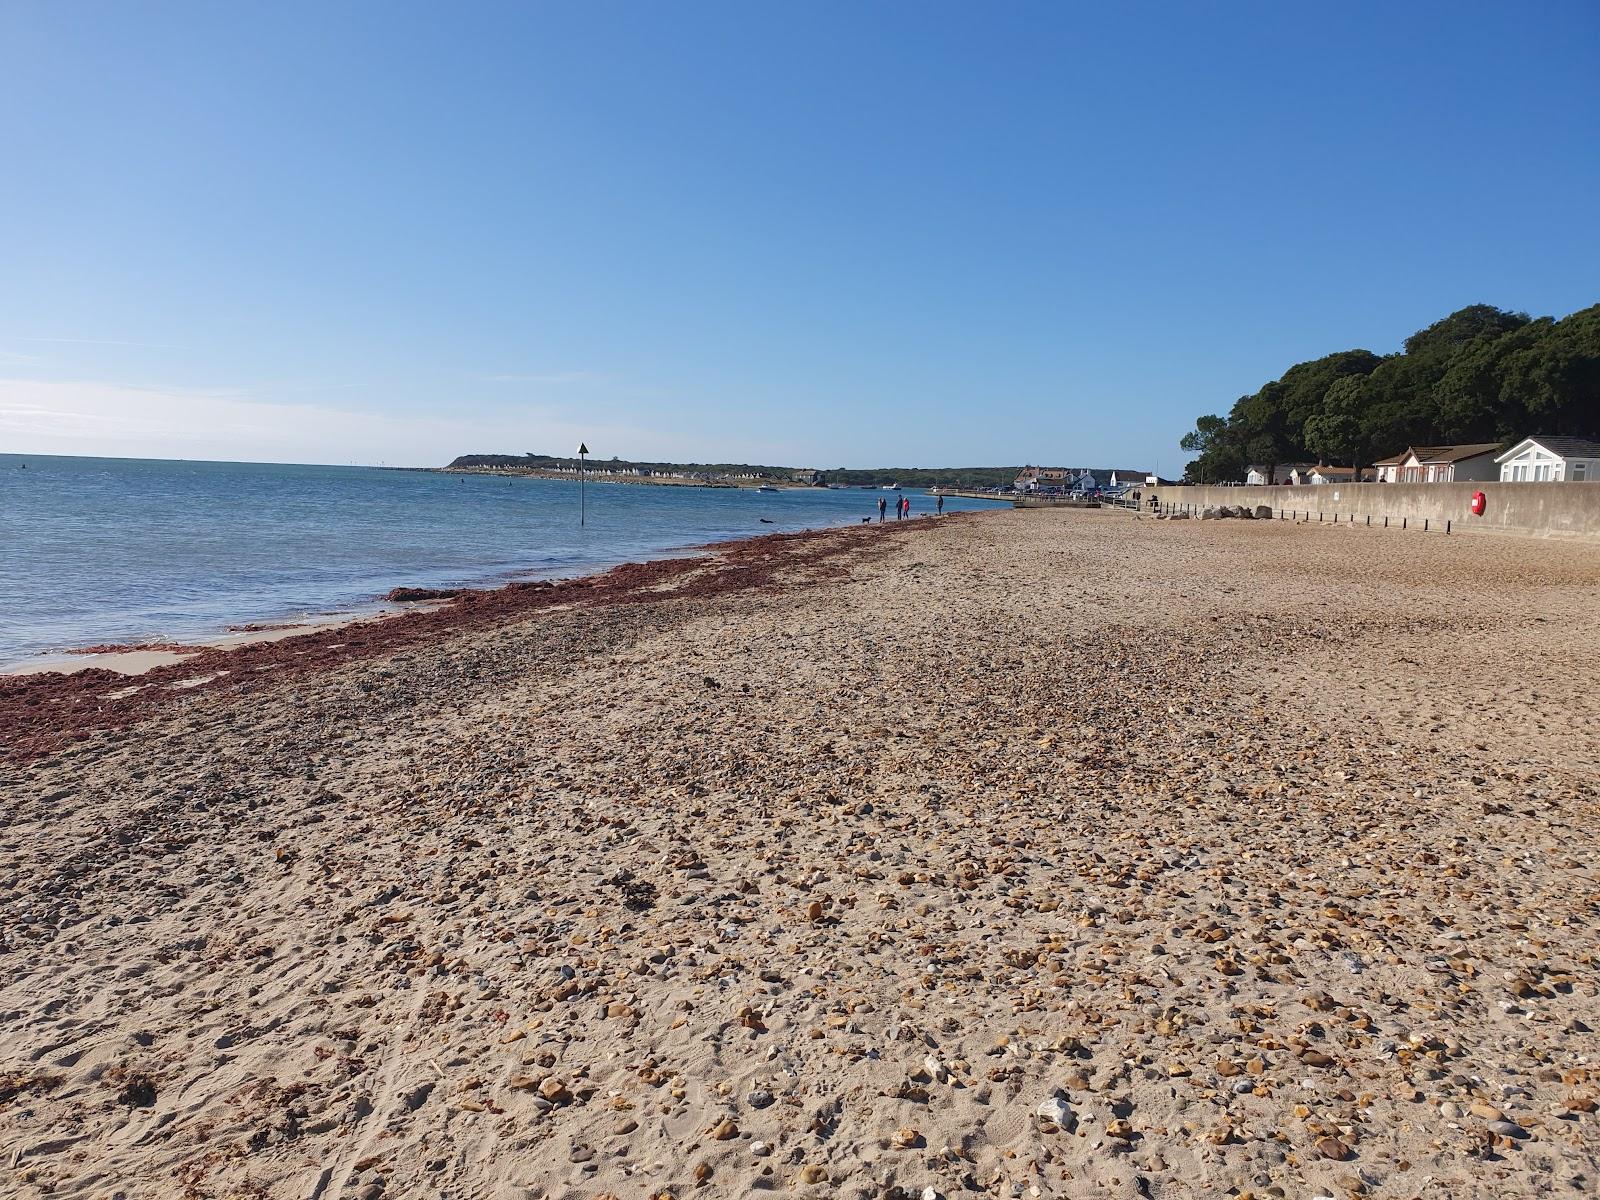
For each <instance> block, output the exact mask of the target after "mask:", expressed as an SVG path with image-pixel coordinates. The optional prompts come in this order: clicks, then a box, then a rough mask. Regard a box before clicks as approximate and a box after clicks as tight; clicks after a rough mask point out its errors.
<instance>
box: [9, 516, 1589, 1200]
mask: <svg viewBox="0 0 1600 1200" xmlns="http://www.w3.org/2000/svg"><path fill="white" fill-rule="evenodd" d="M740 546H741V547H742V548H739V547H734V548H728V549H725V550H724V551H722V552H721V554H720V556H719V557H715V558H712V559H709V560H705V559H692V560H674V561H673V562H672V563H670V564H659V565H655V566H650V567H638V568H624V569H622V570H621V572H620V573H617V572H613V573H612V574H611V575H608V576H603V577H600V578H599V579H598V580H596V581H592V582H588V583H585V584H583V585H581V586H579V585H572V586H563V587H561V588H543V589H537V590H532V589H529V590H525V591H524V592H522V593H521V594H519V595H513V594H512V593H509V592H501V593H492V594H488V595H486V596H483V597H477V598H472V597H469V598H467V599H466V600H464V601H452V602H451V603H450V604H448V605H446V606H445V607H443V608H441V609H438V610H436V611H435V612H431V613H418V614H415V615H414V616H408V617H403V618H397V619H395V620H394V621H390V622H385V623H384V628H383V629H382V632H370V631H363V630H361V629H359V628H357V629H354V630H353V631H352V629H345V630H341V631H328V632H324V633H319V634H314V635H307V638H304V639H303V638H292V639H288V640H286V641H283V642H277V643H273V644H271V645H270V646H265V647H249V648H245V649H244V650H239V651H230V652H227V654H228V655H233V656H237V655H241V654H243V655H245V656H246V657H243V658H239V657H227V656H222V655H220V652H219V656H218V657H215V658H202V659H198V660H194V661H191V662H187V663H184V664H178V665H175V666H169V667H164V668H162V669H161V671H162V672H165V674H160V673H156V674H153V675H152V676H151V677H149V678H147V679H146V680H145V682H144V683H143V684H139V683H138V681H137V680H136V681H134V683H133V684H130V683H129V681H127V680H120V681H109V680H106V679H100V678H97V677H96V676H95V675H94V674H92V673H91V674H88V675H86V676H83V677H73V680H72V681H70V682H69V681H66V680H65V679H64V678H63V677H59V676H57V677H31V678H28V679H25V680H12V681H4V682H0V743H4V755H5V756H4V758H0V792H3V794H4V796H5V799H6V815H5V819H4V823H3V825H0V896H3V898H4V903H3V904H0V1193H3V1194H5V1195H8V1196H9V1195H15V1196H18V1197H28V1198H30V1200H31V1198H33V1197H45V1196H50V1197H74V1198H77V1197H83V1198H97V1200H111V1198H113V1197H118V1196H121V1197H126V1198H127V1200H143V1198H146V1197H150V1198H167V1197H185V1198H194V1200H199V1198H215V1200H232V1198H244V1197H271V1198H278V1197H283V1198H286V1200H287V1198H290V1197H294V1198H301V1197H310V1198H313V1200H327V1198H335V1197H338V1198H354V1197H361V1198H362V1200H376V1198H378V1197H429V1198H440V1200H501V1198H505V1200H512V1198H517V1200H521V1198H529V1200H534V1198H544V1197H551V1198H560V1200H610V1198H616V1200H646V1198H658V1200H659V1198H661V1197H667V1196H670V1197H673V1198H675V1200H688V1198H689V1197H705V1198H706V1200H712V1198H716V1197H725V1196H726V1197H731V1196H747V1195H750V1194H752V1193H760V1192H770V1193H775V1194H782V1195H794V1196H806V1197H813V1196H814V1197H822V1196H846V1197H860V1198H863V1200H870V1198H877V1197H884V1198H887V1200H900V1198H905V1200H939V1198H941V1197H942V1198H945V1200H959V1198H961V1197H966V1196H971V1197H980V1196H991V1197H1000V1198H1003V1200H1020V1198H1023V1197H1028V1198H1034V1197H1046V1196H1061V1197H1081V1198H1091V1197H1094V1198H1098V1197H1106V1198H1118V1200H1120V1198H1132V1197H1146V1198H1169V1197H1170V1198H1180V1197H1181V1198H1190V1197H1195V1198H1198V1197H1215V1196H1235V1197H1255V1198H1257V1200H1260V1198H1263V1197H1289V1198H1293V1200H1310V1198H1312V1197H1319V1196H1327V1197H1335V1198H1339V1200H1343V1198H1345V1197H1360V1196H1372V1197H1395V1198H1400V1197H1452V1198H1453V1197H1480V1196H1481V1197H1507V1196H1533V1195H1574V1196H1577V1195H1592V1194H1595V1193H1596V1192H1597V1191H1600V1117H1597V1114H1596V1108H1597V1104H1600V1033H1597V1032H1596V1029H1597V1027H1600V998H1597V978H1600V977H1597V974H1596V962H1595V957H1596V953H1597V948H1600V942H1597V938H1596V931H1597V928H1600V921H1597V918H1600V865H1597V864H1600V854H1597V850H1600V819H1597V815H1600V814H1597V793H1596V780H1597V771H1600V734H1597V730H1600V722H1597V718H1600V692H1597V689H1596V687H1595V674H1594V658H1593V647H1594V646H1595V645H1596V643H1597V636H1600V603H1597V601H1596V595H1597V593H1596V590H1595V589H1596V584H1597V583H1600V550H1597V549H1596V548H1595V547H1594V546H1592V545H1585V544H1580V543H1576V542H1561V541H1537V540H1525V539H1516V538H1511V537H1502V536H1494V535H1479V536H1453V537H1448V538H1447V537H1442V536H1438V535H1424V534H1420V533H1416V532H1400V531H1397V530H1375V529H1365V528H1360V527H1354V528H1352V527H1349V526H1338V527H1334V526H1296V525H1291V524H1288V523H1284V522H1269V521H1237V520H1235V521H1226V522H1210V521H1187V522H1158V521H1155V520H1152V519H1149V518H1148V517H1145V518H1141V517H1136V516H1134V515H1132V514H1128V513H1120V512H1111V511H1065V510H1035V511H1015V512H1014V511H1009V510H1007V511H998V512H992V513H982V514H964V515H961V516H958V517H952V518H947V519H944V520H934V519H932V518H924V519H918V520H914V521H910V522H906V523H904V524H902V525H898V526H896V525H890V526H888V527H885V528H878V527H876V526H873V527H855V528H849V529H842V530H833V531H828V532H825V533H819V534H806V535H795V536H790V537H787V538H777V539H771V540H760V541H757V542H752V543H741V544H740ZM318 639H320V640H318ZM256 668H259V669H256ZM191 679H200V680H202V682H201V683H199V684H195V685H193V686H182V685H185V684H186V683H187V681H188V680H191ZM130 686H132V687H133V688H134V690H132V691H127V688H128V687H130ZM114 691H115V692H118V693H119V698H118V699H115V700H108V699H105V697H106V695H108V694H110V693H112V692H114Z"/></svg>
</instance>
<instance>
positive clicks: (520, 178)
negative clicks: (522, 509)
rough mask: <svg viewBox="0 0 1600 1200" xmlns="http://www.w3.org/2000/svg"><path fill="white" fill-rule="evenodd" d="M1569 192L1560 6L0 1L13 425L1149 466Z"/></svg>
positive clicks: (1436, 307)
mask: <svg viewBox="0 0 1600 1200" xmlns="http://www.w3.org/2000/svg"><path fill="white" fill-rule="evenodd" d="M1597 217H1600V5H1596V4H1595V3H1593V0H1577V2H1572V3H1533V4H1528V5H1509V4H1504V3H1450V4H1445V3H1433V4H1398V5H1396V4H1389V3H1384V4H1371V5H1362V4H1337V5H1333V4H1327V5H1307V4H1292V3H1270V4H1236V3H1229V4H1198V3H1193V4H1171V5H1147V4H1123V3H1116V4H1093V5H1090V4H1073V3H1061V2H1051V3H1018V2H1007V3H998V4H996V3H979V2H977V0H972V2H970V3H964V4H948V3H934V2H930V0H914V2H906V3H869V2H862V0H850V2H848V3H817V2H809V0H808V2H806V3H784V4H780V3H765V2H760V3H751V2H749V0H740V2H737V3H726V4H724V3H696V2H685V3H676V4H664V3H654V2H651V3H645V2H638V3H609V2H603V0H602V2H597V0H583V2H581V3H563V4H532V3H519V4H505V5H499V4H489V3H459V4H456V3H452V4H446V3H443V2H442V0H441V2H438V3H431V4H412V3H397V2H395V0H384V2H383V3H370V4H363V3H347V2H344V0H341V2H338V3H328V2H326V0H319V2H317V3H283V2H275V3H272V4H250V5H245V4H227V3H213V2H210V0H207V2H205V3H193V4H190V3H177V2H171V0H162V2H159V3H157V2H148V3H137V2H134V0H117V2H115V3H94V2H89V0H71V2H70V3H62V2H59V0H38V2H27V3H19V2H17V0H0V451H4V450H20V451H25V452H28V453H51V452H53V453H84V454H127V455H161V456H175V457H221V458H239V459H257V460H269V461H270V460H293V461H308V462H351V461H360V462H377V461H380V460H381V461H387V462H389V463H409V464H437V463H441V462H443V461H445V460H447V459H449V458H451V457H453V456H454V455H455V454H457V453H462V452H470V451H490V452H514V453H520V452H523V451H528V450H532V451H539V452H548V453H569V452H571V451H572V450H573V449H574V448H575V447H576V444H577V442H578V441H579V440H580V438H581V439H583V440H586V441H587V442H588V443H589V446H590V447H591V449H592V450H594V451H595V452H596V453H597V454H599V455H601V456H605V457H609V456H610V455H612V454H617V455H621V456H623V457H642V458H680V459H681V458H695V459H713V460H717V459H740V460H750V461H761V462H771V463H779V464H787V465H804V466H814V467H832V466H840V465H849V466H876V465H922V466H938V465H968V464H978V463H1020V462H1024V461H1028V462H1040V461H1044V462H1052V463H1062V464H1065V463H1069V462H1070V463H1074V464H1088V465H1105V466H1128V467H1137V468H1144V469H1151V468H1154V467H1156V466H1157V465H1158V464H1159V467H1160V468H1161V469H1162V470H1163V471H1168V470H1171V471H1173V472H1175V471H1176V470H1177V469H1178V468H1179V467H1180V465H1181V459H1182V457H1183V456H1182V455H1181V454H1180V452H1179V451H1178V449H1177V444H1176V443H1177V440H1178V438H1179V437H1180V436H1181V435H1182V433H1183V432H1184V431H1185V430H1187V429H1188V428H1189V427H1190V426H1191V424H1192V421H1193V418H1194V417H1195V416H1196V415H1197V414H1199V413H1202V412H1209V411H1226V409H1227V407H1228V406H1229V405H1230V404H1231V403H1232V402H1233V400H1234V399H1235V398H1236V397H1238V396H1239V395H1241V394H1243V393H1247V392H1252V391H1254V390H1255V389H1256V388H1258V387H1259V386H1260V385H1261V384H1262V383H1263V382H1264V381H1266V380H1267V379H1270V378H1273V377H1275V376H1277V375H1278V374H1279V373H1281V371H1282V370H1283V369H1284V368H1285V367H1287V366H1288V365H1290V364H1291V363H1293V362H1296V361H1300V360H1303V359H1306V358H1310V357H1315V356H1317V355H1320V354H1323V353H1327V352H1329V351H1333V350H1338V349H1344V348H1348V347H1352V346H1364V347H1367V348H1370V349H1372V350H1376V351H1379V352H1388V351H1392V350H1394V349H1396V348H1398V346H1399V343H1400V342H1401V340H1402V339H1403V338H1404V337H1405V336H1406V335H1408V334H1410V333H1412V332H1413V331H1415V330H1416V329H1418V328H1420V327H1422V326H1423V325H1426V324H1428V323H1430V322H1432V321H1433V320H1436V319H1437V318H1439V317H1442V316H1444V315H1445V314H1447V313H1448V312H1451V311H1453V310H1454V309H1457V308H1459V307H1462V306H1463V305H1466V304H1471V303H1477V302H1484V303H1490V304H1496V305H1499V306H1501V307H1507V308H1516V309H1522V310H1526V311H1529V312H1532V313H1535V314H1549V315H1555V316H1561V315H1565V314H1566V313H1568V312H1571V311H1573V310H1574V309H1577V308H1581V307H1585V306H1587V305H1589V304H1593V303H1595V302H1596V301H1597V300H1600V219H1597Z"/></svg>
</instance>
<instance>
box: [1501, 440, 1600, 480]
mask: <svg viewBox="0 0 1600 1200" xmlns="http://www.w3.org/2000/svg"><path fill="white" fill-rule="evenodd" d="M1494 461H1495V462H1497V463H1498V464H1500V482H1501V483H1522V482H1532V483H1544V482H1549V483H1563V482H1565V483H1583V482H1585V481H1589V482H1594V481H1595V480H1600V442H1591V441H1588V440H1587V439H1585V438H1571V437H1531V438H1523V439H1522V440H1521V441H1520V442H1518V443H1517V444H1516V445H1515V446H1513V447H1511V449H1509V450H1507V451H1506V452H1505V453H1504V454H1502V455H1501V456H1500V457H1499V458H1497V459H1495V460H1494Z"/></svg>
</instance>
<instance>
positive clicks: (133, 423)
mask: <svg viewBox="0 0 1600 1200" xmlns="http://www.w3.org/2000/svg"><path fill="white" fill-rule="evenodd" d="M580 441H586V442H588V443H589V444H590V445H591V446H594V447H596V448H600V447H604V448H606V450H607V451H608V452H609V453H612V454H619V455H625V456H635V455H644V454H646V453H647V452H649V453H656V452H659V453H666V454H672V453H678V454H681V455H683V456H684V457H686V458H693V457H695V456H696V452H697V451H698V450H699V449H700V447H698V446H696V445H695V444H694V443H693V441H692V439H690V438H689V437H688V436H687V435H685V434H684V433H682V432H681V431H667V430H659V429H651V428H647V427H644V426H638V425H633V424H630V423H628V422H627V421H625V420H615V421H601V420H593V419H591V420H586V421H578V420H574V419H572V418H570V417H568V416H566V415H563V414H561V413H558V412H554V411H551V410H549V409H539V408H533V409H530V410H529V411H527V412H523V413H519V414H517V415H516V416H515V417H508V416H506V415H504V414H500V413H471V412H456V413H451V414H450V415H447V416H439V415H401V414H395V413H384V412H361V411H355V410H351V409H342V408H335V407H332V406H330V405H325V404H316V403H301V402H284V401H281V400H271V399H265V398H260V397H258V396H257V395H255V394H253V393H252V392H242V391H227V390H223V389H205V390H202V389H184V388H172V387H160V386H131V385H128V384H119V383H100V382H94V381H85V380H80V381H57V380H50V381H45V380H37V379H20V378H0V445H4V446H5V447H6V448H7V449H8V450H10V451H14V452H21V453H30V454H91V455H93V454H101V455H112V456H131V457H148V458H172V457H182V458H214V459H232V460H242V461H251V462H328V461H330V460H332V461H345V462H351V461H356V462H387V463H391V464H406V465H412V466H442V465H443V464H444V463H445V462H448V461H449V460H450V459H452V458H454V457H455V456H456V455H457V454H470V453H485V452H488V453H522V452H524V451H535V452H540V453H564V452H567V451H568V450H569V449H570V447H573V446H576V445H577V444H578V443H579V442H580ZM330 448H335V449H333V450H332V453H331V455H330Z"/></svg>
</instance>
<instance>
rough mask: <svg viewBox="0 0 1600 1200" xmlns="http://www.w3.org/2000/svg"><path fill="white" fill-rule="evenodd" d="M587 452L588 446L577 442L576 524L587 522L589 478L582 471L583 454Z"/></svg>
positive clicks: (583, 464) (585, 523)
mask: <svg viewBox="0 0 1600 1200" xmlns="http://www.w3.org/2000/svg"><path fill="white" fill-rule="evenodd" d="M587 453H589V447H588V445H587V444H585V443H583V442H579V443H578V505H579V507H578V524H579V525H587V524H588V523H589V479H588V476H586V475H585V474H584V473H583V468H584V466H585V463H584V461H583V456H584V455H585V454H587Z"/></svg>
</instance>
